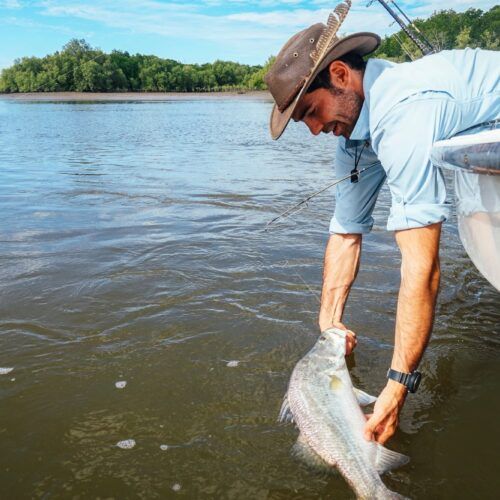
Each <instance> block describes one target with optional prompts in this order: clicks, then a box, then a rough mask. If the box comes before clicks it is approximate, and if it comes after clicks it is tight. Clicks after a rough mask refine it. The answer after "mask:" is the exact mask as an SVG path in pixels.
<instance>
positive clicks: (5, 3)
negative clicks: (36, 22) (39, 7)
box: [0, 0, 23, 10]
mask: <svg viewBox="0 0 500 500" xmlns="http://www.w3.org/2000/svg"><path fill="white" fill-rule="evenodd" d="M22 6H23V5H22V3H21V2H20V1H19V0H1V1H0V9H12V10H13V9H21V8H22Z"/></svg>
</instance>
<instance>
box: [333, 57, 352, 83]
mask: <svg viewBox="0 0 500 500" xmlns="http://www.w3.org/2000/svg"><path fill="white" fill-rule="evenodd" d="M328 73H329V74H330V83H331V84H332V86H333V87H337V88H341V89H346V88H347V87H348V85H349V80H350V77H351V68H350V67H349V66H348V65H347V64H346V63H344V62H342V61H332V62H331V63H330V66H329V68H328Z"/></svg>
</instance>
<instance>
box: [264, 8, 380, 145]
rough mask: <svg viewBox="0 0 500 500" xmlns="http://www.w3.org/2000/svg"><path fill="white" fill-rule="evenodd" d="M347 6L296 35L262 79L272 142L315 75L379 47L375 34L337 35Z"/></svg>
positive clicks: (277, 137)
mask: <svg viewBox="0 0 500 500" xmlns="http://www.w3.org/2000/svg"><path fill="white" fill-rule="evenodd" d="M350 6H351V0H345V2H343V3H341V4H339V5H337V7H335V10H334V11H333V12H332V13H331V14H330V16H329V17H328V22H327V24H323V23H317V24H313V25H312V26H310V27H309V28H307V29H305V30H303V31H301V32H299V33H297V34H296V35H294V36H293V37H292V38H290V40H288V42H287V43H286V44H285V45H284V46H283V48H282V49H281V51H280V52H279V54H278V55H277V56H276V60H275V62H274V64H273V65H272V67H271V69H270V70H269V71H268V73H267V74H266V75H265V77H264V79H265V82H266V84H267V87H268V89H269V92H270V93H271V95H272V96H273V99H274V102H275V105H274V107H273V110H272V112H271V120H270V124H269V125H270V131H271V137H272V138H273V139H275V140H276V139H279V137H280V136H281V134H282V133H283V132H284V130H285V128H286V126H287V125H288V122H289V121H290V118H291V117H292V114H293V112H294V111H295V108H296V106H297V104H298V102H299V101H300V99H301V98H302V96H303V95H304V94H305V93H306V92H307V89H308V88H309V86H310V85H311V83H312V82H313V81H314V79H315V78H316V76H317V75H318V73H320V72H321V71H322V70H323V69H325V68H326V67H327V66H328V65H329V64H330V63H331V62H332V61H334V60H335V59H338V58H339V57H342V56H343V55H345V54H347V53H349V52H353V53H356V54H358V55H360V56H365V55H367V54H369V53H370V52H373V51H374V50H375V49H376V48H377V47H378V46H379V45H380V37H379V36H378V35H376V34H375V33H370V32H362V33H354V34H352V35H349V36H346V37H344V38H339V37H338V36H337V32H338V30H339V28H340V26H341V24H342V22H343V21H344V19H345V17H346V15H347V13H348V11H349V8H350Z"/></svg>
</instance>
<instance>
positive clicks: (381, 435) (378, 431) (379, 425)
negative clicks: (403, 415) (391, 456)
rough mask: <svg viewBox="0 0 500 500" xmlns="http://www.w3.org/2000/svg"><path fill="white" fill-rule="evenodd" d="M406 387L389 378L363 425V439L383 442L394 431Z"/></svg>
mask: <svg viewBox="0 0 500 500" xmlns="http://www.w3.org/2000/svg"><path fill="white" fill-rule="evenodd" d="M406 394H407V390H406V387H404V386H403V385H401V384H399V383H398V382H394V381H393V380H389V381H388V382H387V385H386V386H385V388H384V390H383V391H382V392H381V393H380V396H379V397H378V399H377V402H376V403H375V407H374V409H373V414H372V415H371V416H370V417H369V419H368V421H367V422H366V425H365V439H367V440H368V441H371V440H373V439H374V440H375V441H377V442H379V443H381V444H384V443H385V442H386V441H387V440H388V439H389V438H390V437H391V436H392V435H393V434H394V433H395V432H396V429H397V427H398V422H399V412H400V411H401V408H402V407H403V404H404V402H405V398H406Z"/></svg>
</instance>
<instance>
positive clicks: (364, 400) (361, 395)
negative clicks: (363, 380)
mask: <svg viewBox="0 0 500 500" xmlns="http://www.w3.org/2000/svg"><path fill="white" fill-rule="evenodd" d="M353 391H354V394H355V395H356V398H357V399H358V403H359V405H360V406H368V405H371V404H372V403H375V401H377V398H376V397H375V396H371V395H370V394H368V393H366V392H365V391H362V390H361V389H356V387H353Z"/></svg>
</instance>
